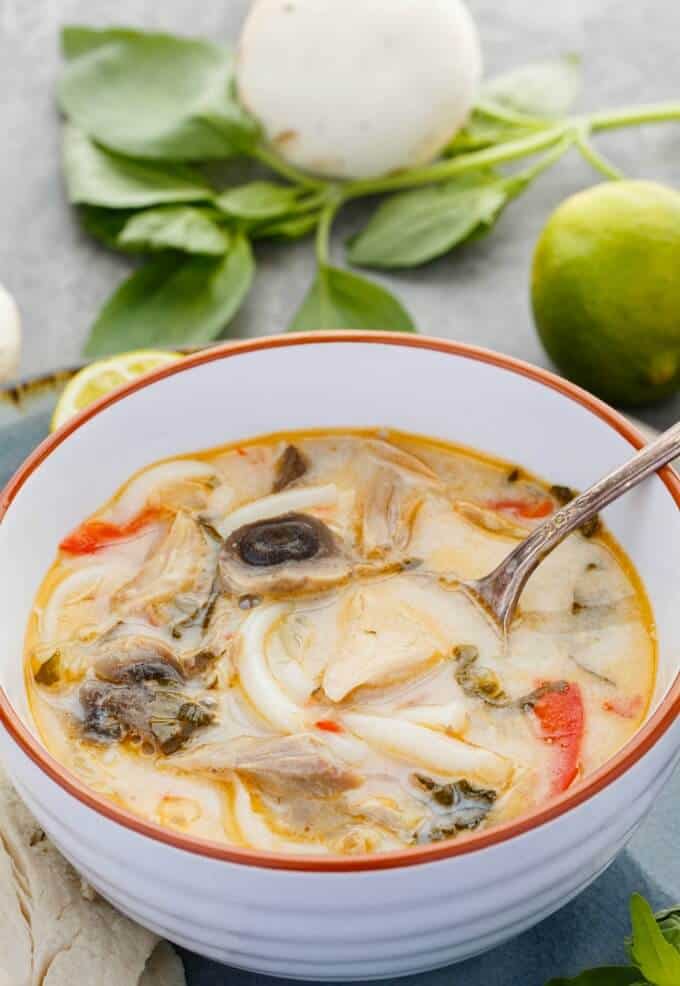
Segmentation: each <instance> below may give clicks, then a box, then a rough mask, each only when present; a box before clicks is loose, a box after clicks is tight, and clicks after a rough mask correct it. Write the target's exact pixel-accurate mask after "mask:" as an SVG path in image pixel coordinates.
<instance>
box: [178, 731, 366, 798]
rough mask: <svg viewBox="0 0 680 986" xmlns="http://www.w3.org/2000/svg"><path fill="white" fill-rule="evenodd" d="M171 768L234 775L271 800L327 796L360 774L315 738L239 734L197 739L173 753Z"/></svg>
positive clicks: (347, 786)
mask: <svg viewBox="0 0 680 986" xmlns="http://www.w3.org/2000/svg"><path fill="white" fill-rule="evenodd" d="M172 765H173V767H176V768H178V769H180V770H188V771H191V772H192V773H193V772H195V771H198V772H199V773H207V774H208V775H210V776H217V777H228V776H229V775H230V774H233V773H236V774H238V775H239V776H241V777H242V778H244V779H245V780H247V781H249V782H250V783H253V784H256V785H257V786H258V787H259V788H261V790H262V791H264V792H266V793H267V794H269V795H271V796H272V797H276V798H279V797H280V798H291V797H293V798H310V799H314V798H330V797H334V796H335V795H339V794H342V793H343V792H344V791H349V790H352V789H353V788H355V787H358V785H359V784H360V783H361V778H360V777H359V775H358V774H356V773H355V772H354V771H353V770H351V769H350V768H349V767H348V766H347V765H346V764H344V763H342V761H341V760H339V759H338V758H337V757H336V756H335V755H334V754H333V753H331V751H330V750H329V749H328V748H327V747H326V746H325V745H324V744H323V743H322V742H321V741H320V740H318V739H317V738H316V737H315V736H312V735H310V734H309V733H299V734H298V735H296V736H283V737H279V736H276V737H257V736H242V737H239V738H237V739H235V740H234V739H232V740H229V741H227V742H215V743H203V744H201V745H200V746H197V747H195V748H193V749H190V750H187V751H185V752H184V753H182V754H180V755H179V756H178V757H175V758H174V759H173V761H172Z"/></svg>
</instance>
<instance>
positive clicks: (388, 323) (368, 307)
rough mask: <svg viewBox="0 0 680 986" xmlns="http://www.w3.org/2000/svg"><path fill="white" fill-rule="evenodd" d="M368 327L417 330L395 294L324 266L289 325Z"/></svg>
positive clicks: (292, 328)
mask: <svg viewBox="0 0 680 986" xmlns="http://www.w3.org/2000/svg"><path fill="white" fill-rule="evenodd" d="M318 329H368V330H371V331H373V330H376V331H380V330H385V331H387V330H389V331H392V332H415V331H416V328H415V326H414V324H413V321H412V320H411V316H410V315H409V314H408V312H407V311H406V309H405V308H404V307H403V305H402V304H401V302H400V301H398V300H397V299H396V298H395V297H394V295H392V294H390V293H389V291H387V290H385V288H383V287H380V285H378V284H374V283H373V282H372V281H367V280H366V279H365V278H363V277H359V276H358V274H351V273H350V272H349V271H346V270H341V269H340V268H338V267H328V266H323V267H320V268H319V272H318V274H317V276H316V279H315V280H314V283H313V284H312V286H311V288H310V290H309V293H308V294H307V297H306V298H305V300H304V301H303V302H302V306H301V307H300V309H299V310H298V312H297V314H296V315H295V317H294V319H293V321H292V322H291V324H290V326H289V331H290V332H314V331H316V330H318Z"/></svg>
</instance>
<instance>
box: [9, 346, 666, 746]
mask: <svg viewBox="0 0 680 986" xmlns="http://www.w3.org/2000/svg"><path fill="white" fill-rule="evenodd" d="M381 425H383V426H391V427H395V428H399V429H402V430H405V431H412V432H419V433H422V434H425V435H430V436H435V437H440V438H444V439H448V440H451V441H454V442H458V443H462V444H465V445H470V446H473V447H476V448H479V449H481V450H484V451H488V452H490V453H493V454H495V455H498V456H500V457H502V458H505V459H508V460H511V461H513V462H517V463H519V464H521V465H524V466H525V467H526V468H528V469H530V470H532V471H534V472H536V473H538V474H539V475H542V476H545V477H546V478H549V479H550V480H551V481H552V482H556V483H564V484H567V485H570V486H575V487H577V488H583V487H585V486H587V485H588V484H589V483H591V482H593V481H594V480H595V479H597V478H599V477H600V476H601V475H603V474H604V473H605V472H607V471H608V470H609V469H610V468H612V467H613V466H615V465H616V464H618V463H620V462H621V461H623V460H624V459H625V458H626V457H627V456H630V455H631V454H632V452H633V448H632V447H631V444H630V443H629V441H628V440H627V439H625V438H624V437H623V436H622V435H621V434H619V433H618V432H617V431H616V430H615V429H614V428H613V427H612V426H611V424H610V423H608V422H607V421H605V420H603V419H602V418H600V417H598V416H597V415H596V414H594V413H593V412H592V410H590V409H588V408H587V407H586V406H584V405H582V404H580V403H578V402H577V401H575V400H572V399H570V398H568V397H566V396H564V394H562V393H560V392H558V391H557V390H554V389H552V388H551V387H548V386H546V385H545V384H543V383H540V382H538V381H537V380H535V379H532V378H531V377H528V376H526V375H523V374H521V373H518V372H514V371H511V370H508V369H507V368H504V367H502V366H499V365H495V364H493V363H489V362H484V361H480V360H478V359H475V358H471V357H470V356H465V355H462V354H460V353H458V354H452V353H450V352H442V351H438V350H435V349H428V348H422V349H421V348H412V347H411V346H400V345H394V344H389V343H387V342H384V341H383V342H378V341H375V342H365V341H349V340H346V341H316V342H312V341H311V340H310V341H307V340H304V341H303V342H301V343H300V344H293V345H285V346H282V347H275V348H271V347H270V348H261V349H255V350H254V351H245V352H239V353H238V354H237V355H232V356H228V355H227V356H226V357H224V358H214V359H212V360H209V361H205V362H202V363H199V364H191V365H188V366H187V368H185V369H183V370H181V371H180V372H177V373H175V374H174V375H172V376H168V377H165V378H163V379H160V380H158V381H156V382H154V383H152V384H150V385H149V386H145V387H142V388H141V389H139V390H136V391H134V392H133V393H131V394H129V395H127V396H126V397H125V398H124V399H122V400H120V401H117V402H116V403H113V404H111V405H109V406H108V407H106V408H104V409H103V410H102V411H101V412H99V413H97V414H95V415H94V416H93V417H92V418H90V419H89V420H88V421H86V422H85V423H84V424H83V425H82V426H80V427H78V428H77V429H76V430H75V431H74V432H73V433H72V434H71V435H70V436H69V437H68V438H66V440H65V441H63V442H62V443H61V444H59V445H58V446H57V447H56V448H55V449H54V450H53V451H52V452H51V454H49V455H48V456H47V457H46V458H45V459H44V460H43V461H42V462H41V463H40V464H39V465H38V466H37V468H35V470H34V471H33V472H32V473H31V475H30V476H29V478H28V479H27V480H26V482H25V483H24V484H23V486H22V487H21V488H20V490H19V491H18V493H17V495H16V497H15V499H14V501H13V502H12V504H11V506H10V508H9V510H8V512H7V514H6V515H5V517H4V520H3V522H2V524H1V525H0V584H1V585H2V591H1V592H0V627H1V628H2V629H1V630H0V633H2V639H3V642H4V647H3V649H2V657H1V662H2V663H1V665H0V682H1V683H2V685H3V686H4V688H5V690H6V691H7V694H8V697H9V699H10V701H11V702H12V704H13V705H14V707H15V709H16V710H17V711H18V712H19V714H20V715H21V716H22V718H23V719H24V721H25V722H26V723H27V724H28V725H29V727H30V726H31V723H30V721H29V716H28V710H27V703H26V698H25V692H24V686H23V678H22V658H21V654H22V641H23V635H24V627H25V623H26V619H27V615H28V612H29V610H30V606H31V602H32V599H33V596H34V594H35V592H36V590H37V587H38V585H39V583H40V580H41V578H42V577H43V575H44V573H45V571H46V569H47V567H48V566H49V564H50V563H51V561H52V559H53V557H54V554H55V551H56V547H57V544H58V542H59V540H60V538H61V537H63V535H64V534H65V533H66V532H67V531H68V530H70V529H71V528H72V527H73V526H75V525H76V524H77V523H79V522H80V521H81V520H82V519H83V518H84V517H85V516H86V515H87V514H89V513H90V512H91V511H92V510H94V509H95V508H96V507H98V506H99V505H100V504H101V503H102V502H103V501H105V500H106V499H107V498H108V497H109V496H110V495H111V494H112V493H113V491H114V490H115V489H116V488H117V487H118V486H119V485H120V484H121V483H122V482H123V481H124V480H125V479H126V478H128V477H129V476H130V474H131V473H132V472H134V471H135V470H137V469H139V468H141V467H142V466H145V465H147V464H148V463H150V462H153V461H154V460H155V459H159V458H162V457H165V456H170V455H174V454H178V453H183V452H191V451H193V450H197V449H200V448H205V447H209V446H213V445H220V444H223V443H226V442H230V441H234V440H238V439H242V438H246V437H249V436H252V435H256V434H261V433H267V432H272V431H280V430H283V429H295V428H310V427H315V428H323V427H342V426H348V427H350V426H354V427H360V426H381ZM677 510H678V508H677V505H676V503H675V502H674V500H673V498H672V497H671V495H670V494H669V491H668V489H667V488H666V486H665V485H664V483H663V482H662V481H661V480H660V479H658V478H656V477H655V478H653V479H652V480H650V481H648V482H646V483H645V484H643V486H642V487H639V488H638V489H637V490H634V491H632V492H631V493H630V494H628V495H627V496H625V497H624V498H623V499H621V500H619V501H618V503H616V504H614V505H613V506H612V507H610V508H609V509H608V510H607V511H606V521H607V523H608V525H609V526H610V528H611V529H612V531H613V532H614V534H615V535H616V537H617V538H618V539H619V540H620V542H621V543H622V544H623V546H624V547H625V549H626V550H627V552H628V553H629V555H630V556H631V558H632V560H633V562H634V564H635V565H636V567H637V569H638V571H639V572H640V574H641V576H642V578H643V580H644V582H645V585H646V587H647V591H648V593H649V595H650V598H651V601H652V605H653V607H654V611H655V615H656V620H657V624H658V631H659V652H660V667H659V675H658V683H657V688H656V694H655V700H654V707H656V706H658V703H659V701H660V700H661V699H662V697H663V695H664V694H665V692H666V691H667V689H668V688H669V686H670V685H671V683H672V682H673V680H674V678H675V676H676V675H677V674H678V671H679V669H680V660H679V655H680V607H679V606H678V605H677V599H678V594H679V593H678V590H679V589H680V575H679V574H678V569H677V564H674V561H673V560H674V559H677V558H678V557H680V525H679V524H678V522H677V520H678V515H677Z"/></svg>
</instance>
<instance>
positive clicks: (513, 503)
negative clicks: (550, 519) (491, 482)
mask: <svg viewBox="0 0 680 986" xmlns="http://www.w3.org/2000/svg"><path fill="white" fill-rule="evenodd" d="M487 507H490V508H491V510H504V511H507V512H508V513H512V514H516V515H517V516H518V517H524V518H525V519H526V520H538V519H539V518H541V517H547V516H548V515H549V514H551V513H552V512H553V510H554V508H555V505H554V503H553V501H552V500H549V499H547V498H546V499H544V500H491V501H490V502H489V503H487Z"/></svg>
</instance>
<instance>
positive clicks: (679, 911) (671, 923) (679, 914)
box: [656, 906, 680, 952]
mask: <svg viewBox="0 0 680 986" xmlns="http://www.w3.org/2000/svg"><path fill="white" fill-rule="evenodd" d="M656 923H657V924H658V925H659V929H660V931H661V934H662V935H663V936H664V938H665V939H666V941H667V942H669V943H670V944H671V945H672V946H673V948H675V949H677V951H678V952H680V906H678V907H669V908H668V910H666V911H659V912H658V913H657V914H656Z"/></svg>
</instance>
